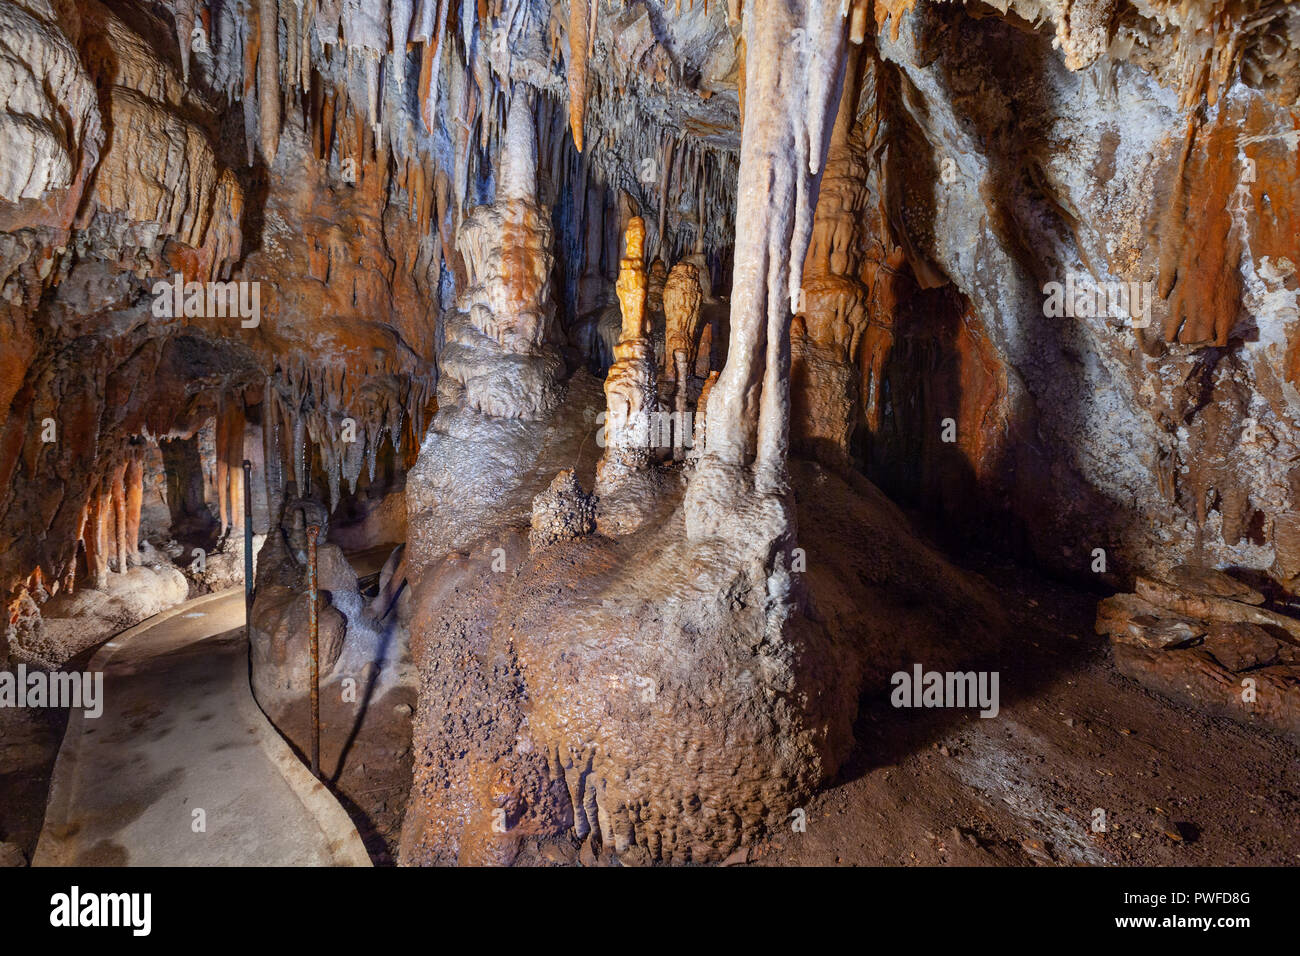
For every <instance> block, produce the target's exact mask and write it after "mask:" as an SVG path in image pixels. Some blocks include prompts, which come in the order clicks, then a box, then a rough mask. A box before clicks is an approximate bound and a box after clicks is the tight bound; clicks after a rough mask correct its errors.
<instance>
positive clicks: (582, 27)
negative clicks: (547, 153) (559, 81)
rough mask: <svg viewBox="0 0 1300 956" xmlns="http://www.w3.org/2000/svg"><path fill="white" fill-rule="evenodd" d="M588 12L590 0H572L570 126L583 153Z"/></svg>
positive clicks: (576, 144)
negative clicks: (588, 1) (588, 0)
mask: <svg viewBox="0 0 1300 956" xmlns="http://www.w3.org/2000/svg"><path fill="white" fill-rule="evenodd" d="M587 12H588V11H587V0H569V63H568V76H569V128H570V129H571V130H572V131H573V145H574V146H576V147H577V149H578V152H582V127H583V123H584V122H585V120H586V115H587V56H588V46H587V44H588V41H589V37H588V34H587V31H588V29H589V26H590V25H589V24H588V22H587Z"/></svg>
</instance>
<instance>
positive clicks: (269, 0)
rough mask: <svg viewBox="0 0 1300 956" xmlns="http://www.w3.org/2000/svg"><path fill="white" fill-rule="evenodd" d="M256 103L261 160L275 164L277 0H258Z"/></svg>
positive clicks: (277, 139) (277, 135) (277, 131)
mask: <svg viewBox="0 0 1300 956" xmlns="http://www.w3.org/2000/svg"><path fill="white" fill-rule="evenodd" d="M257 5H258V10H257V13H256V14H255V15H256V17H257V27H258V30H259V36H258V43H257V102H258V107H259V112H258V133H259V140H260V142H261V147H262V157H263V158H264V159H265V160H266V163H267V165H270V164H271V163H272V162H274V161H275V154H276V150H277V149H278V148H279V143H280V50H279V46H278V43H279V40H278V33H279V23H280V14H279V9H278V7H277V4H276V0H257Z"/></svg>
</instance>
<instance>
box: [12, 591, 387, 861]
mask: <svg viewBox="0 0 1300 956" xmlns="http://www.w3.org/2000/svg"><path fill="white" fill-rule="evenodd" d="M243 620H244V593H243V590H242V589H239V590H233V591H226V592H223V593H221V594H217V595H209V596H207V597H203V598H197V599H195V600H193V601H187V602H186V603H185V604H182V605H179V606H178V607H176V608H173V609H172V610H170V611H167V612H165V613H163V614H160V615H158V616H156V617H153V618H151V619H149V620H148V621H145V622H144V623H142V624H140V625H138V626H137V627H134V628H132V629H131V630H129V631H127V632H125V633H124V634H121V635H119V636H118V637H116V638H114V639H113V640H112V641H110V642H109V643H108V644H106V645H105V646H104V647H103V648H102V649H101V650H100V651H99V652H98V653H97V654H96V655H95V657H94V658H93V659H92V660H91V662H90V665H89V667H88V669H89V670H90V671H92V672H94V671H98V670H103V671H104V713H103V715H102V716H101V717H99V718H97V719H88V718H85V717H84V716H83V715H82V713H81V712H80V711H75V712H73V714H72V717H71V719H70V720H69V722H68V731H67V735H66V736H65V737H64V740H63V746H62V748H61V749H60V751H59V759H58V763H57V765H56V767H55V770H54V779H53V781H52V783H51V786H50V801H49V807H48V808H47V810H46V815H45V826H44V828H43V829H42V831H41V837H40V842H39V844H38V845H37V848H36V858H35V861H34V862H35V864H36V865H37V866H42V865H52V866H58V865H66V866H125V865H132V866H147V865H157V866H272V865H283V866H303V865H306V866H313V865H314V866H331V865H334V866H340V865H342V866H346V865H357V866H368V865H370V861H369V857H368V856H367V855H366V851H365V848H364V847H363V845H362V843H361V838H360V837H359V836H358V835H357V832H356V828H355V827H354V826H353V824H352V821H351V820H350V819H349V818H348V816H347V814H346V813H345V812H344V811H343V808H342V807H340V806H339V804H338V802H337V801H336V800H335V799H334V797H333V796H332V795H331V794H330V793H329V791H328V790H326V789H325V788H324V787H323V786H322V785H321V784H320V783H318V782H317V781H316V780H315V779H313V778H312V776H311V774H310V773H309V772H308V770H307V768H306V767H304V766H303V765H302V764H301V763H300V762H299V761H298V760H297V759H296V758H295V757H294V756H293V754H292V752H291V751H290V750H289V748H288V745H287V744H285V742H284V740H283V739H282V738H281V737H280V736H279V734H277V733H276V731H275V729H274V728H273V727H272V726H271V724H270V722H269V721H267V719H266V717H265V716H264V715H263V714H262V712H261V710H259V709H258V707H257V704H256V702H255V701H254V700H253V695H252V692H251V690H250V689H249V685H248V644H247V641H246V640H245V639H244V635H243V628H242V625H243ZM196 811H202V813H201V814H200V813H197V812H196ZM199 821H202V822H203V823H204V824H205V826H206V830H205V831H204V832H196V829H198V823H199Z"/></svg>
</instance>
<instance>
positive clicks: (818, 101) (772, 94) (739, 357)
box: [687, 0, 856, 537]
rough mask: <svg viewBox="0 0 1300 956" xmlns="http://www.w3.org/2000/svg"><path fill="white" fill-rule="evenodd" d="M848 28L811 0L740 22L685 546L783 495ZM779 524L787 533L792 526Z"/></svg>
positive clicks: (834, 10)
mask: <svg viewBox="0 0 1300 956" xmlns="http://www.w3.org/2000/svg"><path fill="white" fill-rule="evenodd" d="M855 6H856V5H855ZM845 12H847V8H845ZM855 14H856V11H855ZM848 26H849V24H848V21H847V20H846V18H845V16H844V15H843V14H842V13H841V5H840V4H835V3H821V2H817V0H782V2H776V0H770V2H766V3H755V4H753V5H752V6H750V7H748V8H747V9H746V10H745V13H744V26H743V33H744V43H745V50H746V54H745V77H744V80H745V94H744V95H745V101H746V103H747V104H748V108H746V109H745V110H744V122H743V127H742V131H741V146H740V175H739V181H738V185H737V204H736V223H737V229H736V247H735V267H734V272H735V275H734V280H733V283H732V298H731V338H730V342H729V347H728V352H727V363H726V366H725V368H724V369H723V370H722V373H721V374H720V375H719V377H718V381H717V384H716V385H715V386H714V388H713V389H712V392H711V394H710V397H709V403H710V404H709V408H708V434H707V447H706V452H705V455H704V458H703V459H702V460H701V467H700V469H699V470H698V471H697V472H696V475H695V477H694V478H693V480H692V483H691V489H690V491H689V492H688V497H687V527H688V530H689V531H690V533H691V535H692V537H704V536H709V535H713V534H717V533H719V532H720V531H721V530H722V526H721V524H720V521H722V520H725V519H722V518H719V517H717V511H718V508H717V505H718V504H719V503H720V502H721V501H724V500H729V499H732V500H734V499H735V497H736V496H737V495H738V494H746V493H749V494H752V493H755V492H756V493H758V494H759V495H766V496H774V497H778V498H779V497H781V496H782V495H783V493H784V487H785V471H786V454H787V448H788V444H789V420H790V340H789V324H790V319H791V315H792V311H793V305H794V304H795V302H796V300H797V297H798V290H799V289H800V287H801V283H802V266H803V260H804V256H805V254H806V252H807V249H808V242H809V238H810V236H811V232H812V224H813V213H814V209H815V207H816V202H817V192H818V189H819V187H820V179H821V176H820V173H821V169H822V164H823V161H824V158H825V155H826V152H827V149H828V147H829V141H830V133H831V128H832V126H833V123H834V118H835V114H836V112H837V109H838V105H839V98H840V89H841V86H842V84H843V78H844V52H845V47H846V43H847V40H848V33H849V30H848ZM784 520H785V521H786V523H787V527H788V524H789V522H790V521H792V518H790V517H789V516H788V515H787V517H786V518H785V519H784Z"/></svg>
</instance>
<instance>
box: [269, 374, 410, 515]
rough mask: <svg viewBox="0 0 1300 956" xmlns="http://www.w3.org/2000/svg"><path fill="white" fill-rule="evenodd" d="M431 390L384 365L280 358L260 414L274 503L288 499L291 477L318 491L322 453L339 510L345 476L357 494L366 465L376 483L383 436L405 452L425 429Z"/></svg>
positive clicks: (397, 452) (302, 487) (398, 451)
mask: <svg viewBox="0 0 1300 956" xmlns="http://www.w3.org/2000/svg"><path fill="white" fill-rule="evenodd" d="M432 394H433V386H432V383H431V382H430V381H426V380H424V379H422V378H417V377H413V376H411V375H409V374H400V373H397V372H394V371H392V370H390V369H386V368H382V367H375V368H354V367H350V366H347V365H322V364H320V363H319V362H314V361H309V360H307V359H305V358H298V359H296V360H285V359H281V360H280V361H279V363H278V364H277V367H276V370H275V373H274V374H273V375H272V376H270V377H269V378H268V379H267V387H266V390H265V398H264V402H265V406H264V409H263V417H262V433H263V442H264V446H265V447H264V459H265V462H266V480H267V492H268V501H269V502H271V503H272V504H273V506H274V503H276V502H280V501H283V496H284V492H285V485H286V483H287V482H289V481H293V482H294V483H295V485H296V487H297V489H298V493H299V495H304V496H305V495H307V494H308V492H309V491H313V490H314V489H311V488H310V469H311V466H312V461H313V457H314V456H315V455H317V454H318V455H319V459H320V465H321V468H322V470H323V471H324V472H325V476H326V481H327V483H328V487H329V496H330V509H331V510H333V509H334V508H336V507H337V506H338V502H339V499H340V493H341V490H342V483H343V482H344V481H347V483H348V488H349V490H350V491H351V492H353V493H355V491H356V486H357V481H358V479H359V478H360V477H361V473H362V471H363V469H364V470H366V471H367V474H368V478H369V480H370V481H372V482H373V481H374V478H375V468H376V463H377V459H378V455H379V450H380V447H381V446H382V444H383V442H384V441H385V440H387V441H389V442H390V443H391V444H392V447H393V451H394V454H395V455H398V456H400V454H401V452H402V449H403V447H408V448H409V447H411V446H412V444H413V443H414V441H415V439H414V437H413V436H419V435H423V434H424V429H425V425H426V421H425V418H426V412H427V409H428V408H429V406H430V403H431V399H432Z"/></svg>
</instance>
